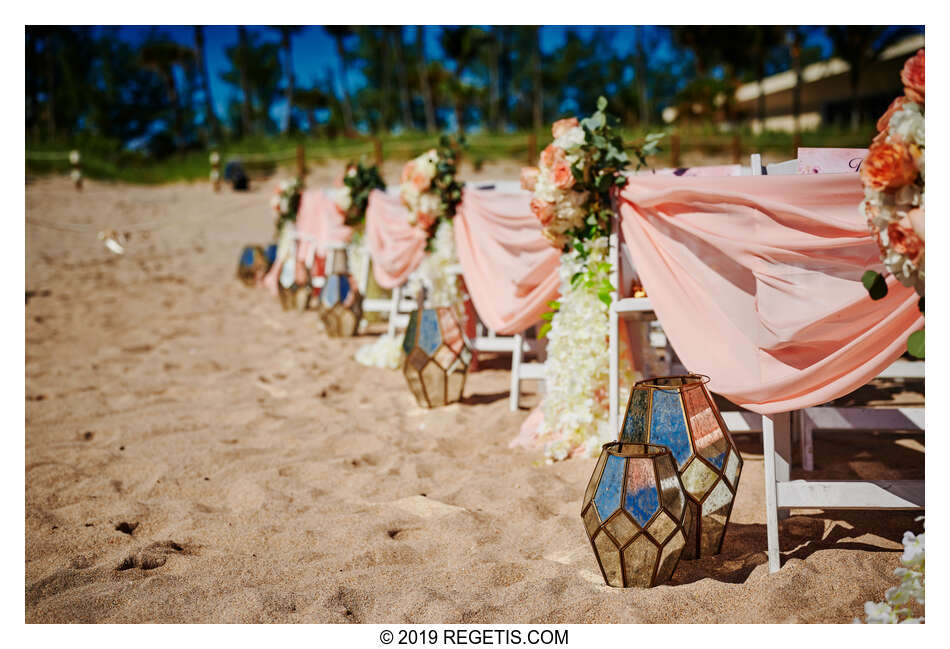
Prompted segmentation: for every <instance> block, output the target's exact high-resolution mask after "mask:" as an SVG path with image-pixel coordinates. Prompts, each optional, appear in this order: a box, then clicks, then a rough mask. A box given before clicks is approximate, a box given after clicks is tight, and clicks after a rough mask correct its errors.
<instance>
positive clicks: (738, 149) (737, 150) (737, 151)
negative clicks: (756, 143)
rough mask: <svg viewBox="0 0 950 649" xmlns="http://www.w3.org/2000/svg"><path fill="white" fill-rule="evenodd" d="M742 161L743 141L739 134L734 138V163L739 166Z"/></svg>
mask: <svg viewBox="0 0 950 649" xmlns="http://www.w3.org/2000/svg"><path fill="white" fill-rule="evenodd" d="M741 161H742V140H741V139H740V138H739V134H738V133H734V134H733V136H732V163H733V164H739V163H740V162H741Z"/></svg>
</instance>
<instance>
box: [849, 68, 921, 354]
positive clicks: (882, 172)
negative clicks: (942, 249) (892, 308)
mask: <svg viewBox="0 0 950 649" xmlns="http://www.w3.org/2000/svg"><path fill="white" fill-rule="evenodd" d="M901 81H902V82H903V84H904V96H903V97H898V98H897V99H895V100H894V101H893V102H892V103H891V105H890V107H889V108H888V109H887V112H885V113H884V115H883V116H882V117H881V118H880V119H879V120H878V122H877V129H878V134H877V136H875V138H874V140H873V141H872V142H871V147H870V149H869V150H868V155H867V157H866V158H865V159H864V163H863V164H862V165H861V180H862V181H863V182H864V201H863V202H862V203H861V213H862V214H864V215H865V216H866V217H867V220H868V228H869V229H870V230H871V233H872V234H873V235H874V239H875V241H876V242H877V244H878V247H879V248H880V249H881V260H882V261H883V262H884V266H885V267H886V268H887V270H888V271H889V272H890V273H891V274H892V275H894V277H896V278H897V279H898V281H900V283H901V284H903V285H904V286H912V287H913V288H914V289H915V290H916V291H917V294H918V295H920V300H919V301H918V307H919V308H920V312H921V313H923V312H924V150H925V149H924V50H920V51H919V52H917V54H916V55H915V56H913V57H911V58H910V59H908V60H907V62H906V63H905V64H904V68H903V70H901ZM863 282H864V285H865V287H867V289H868V292H869V293H870V295H871V298H873V299H875V300H879V299H881V298H882V297H884V296H885V295H887V284H886V283H885V281H884V277H883V276H882V275H880V274H879V273H877V272H875V271H872V270H869V271H867V272H866V273H865V274H864V277H863ZM907 350H908V351H909V352H910V353H911V354H912V355H913V356H917V357H919V358H923V356H924V330H923V329H921V330H920V331H916V332H914V333H912V334H911V335H910V337H909V338H908V340H907Z"/></svg>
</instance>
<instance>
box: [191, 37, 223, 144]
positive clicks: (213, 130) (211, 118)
mask: <svg viewBox="0 0 950 649" xmlns="http://www.w3.org/2000/svg"><path fill="white" fill-rule="evenodd" d="M195 58H196V59H197V60H198V66H199V67H200V68H201V92H202V94H203V95H204V97H205V123H206V124H207V125H208V130H209V134H210V135H211V137H212V138H214V139H215V140H218V139H220V138H221V125H220V124H219V123H218V116H217V115H216V114H215V112H214V102H213V101H212V97H211V82H210V77H209V76H208V59H207V57H205V36H204V28H203V27H202V26H201V25H195Z"/></svg>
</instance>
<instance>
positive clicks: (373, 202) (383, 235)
mask: <svg viewBox="0 0 950 649" xmlns="http://www.w3.org/2000/svg"><path fill="white" fill-rule="evenodd" d="M406 218H407V212H406V207H405V206H404V205H403V204H402V201H401V200H400V199H399V196H396V195H392V194H387V193H386V192H383V191H380V190H378V189H375V190H373V191H372V192H371V193H370V195H369V202H368V203H367V205H366V245H367V248H368V249H369V254H370V258H371V259H372V260H373V275H374V276H375V277H376V283H377V284H379V285H380V286H381V287H382V288H387V289H393V288H396V287H397V286H399V285H400V284H402V283H403V282H405V281H406V278H408V277H409V274H410V273H411V272H412V271H414V270H415V269H416V268H417V267H418V266H419V264H420V263H421V262H422V258H423V257H424V256H425V247H426V235H425V233H424V232H423V231H422V230H420V229H419V228H416V227H413V226H411V225H409V222H408V221H407V220H406Z"/></svg>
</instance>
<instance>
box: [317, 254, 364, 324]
mask: <svg viewBox="0 0 950 649" xmlns="http://www.w3.org/2000/svg"><path fill="white" fill-rule="evenodd" d="M327 257H328V263H327V265H326V268H327V275H326V279H325V281H324V284H323V287H322V288H321V289H320V295H319V296H318V297H317V311H318V313H319V315H320V320H322V321H323V326H324V328H325V329H326V332H327V335H328V336H330V337H331V338H342V337H349V336H355V335H356V334H357V332H358V330H359V326H360V321H361V320H362V319H363V295H362V294H361V293H360V290H359V287H358V284H357V283H356V282H355V281H354V278H353V276H352V275H351V274H350V271H349V258H348V256H347V252H346V248H345V247H344V246H342V245H331V246H328V249H327ZM343 282H346V289H345V293H346V295H345V296H343V297H342V298H341V295H342V293H344V290H343V287H342V284H343ZM331 293H333V294H334V295H333V297H334V300H335V301H334V302H333V304H328V303H327V296H328V295H330V294H331ZM348 318H352V321H353V324H352V326H349V325H345V323H344V319H348Z"/></svg>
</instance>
